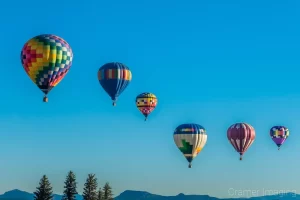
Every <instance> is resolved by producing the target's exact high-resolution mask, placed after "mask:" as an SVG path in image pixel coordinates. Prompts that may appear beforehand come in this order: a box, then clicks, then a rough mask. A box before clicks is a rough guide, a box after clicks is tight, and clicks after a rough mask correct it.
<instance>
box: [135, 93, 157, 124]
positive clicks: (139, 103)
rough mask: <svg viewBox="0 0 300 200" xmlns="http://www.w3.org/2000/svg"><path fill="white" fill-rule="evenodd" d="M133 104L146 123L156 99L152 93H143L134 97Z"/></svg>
mask: <svg viewBox="0 0 300 200" xmlns="http://www.w3.org/2000/svg"><path fill="white" fill-rule="evenodd" d="M135 103H136V107H137V108H138V109H139V111H140V112H141V113H142V114H143V115H144V116H145V121H146V120H147V118H148V116H149V115H150V113H151V112H152V111H153V110H154V109H155V107H156V105H157V98H156V96H155V95H154V94H152V93H149V92H144V93H142V94H139V95H138V96H137V97H136V99H135Z"/></svg>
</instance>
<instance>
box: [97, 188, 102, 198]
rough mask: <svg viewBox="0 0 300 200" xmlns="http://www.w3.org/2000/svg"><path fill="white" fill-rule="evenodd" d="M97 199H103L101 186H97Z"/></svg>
mask: <svg viewBox="0 0 300 200" xmlns="http://www.w3.org/2000/svg"><path fill="white" fill-rule="evenodd" d="M97 200H104V198H103V192H102V189H101V188H99V190H98V195H97Z"/></svg>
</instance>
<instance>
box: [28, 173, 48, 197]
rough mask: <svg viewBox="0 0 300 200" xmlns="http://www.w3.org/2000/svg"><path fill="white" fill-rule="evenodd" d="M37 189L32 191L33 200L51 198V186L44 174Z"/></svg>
mask: <svg viewBox="0 0 300 200" xmlns="http://www.w3.org/2000/svg"><path fill="white" fill-rule="evenodd" d="M36 189H37V190H36V191H35V192H34V193H33V194H34V200H52V199H53V194H52V187H51V184H50V182H49V180H48V178H47V176H46V175H44V176H43V177H42V178H41V180H40V183H39V186H38V187H37V188H36Z"/></svg>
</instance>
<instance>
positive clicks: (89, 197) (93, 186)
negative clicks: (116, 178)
mask: <svg viewBox="0 0 300 200" xmlns="http://www.w3.org/2000/svg"><path fill="white" fill-rule="evenodd" d="M97 187H98V184H97V178H96V177H95V174H89V175H88V177H87V179H86V182H85V184H84V189H83V194H82V196H83V199H84V200H97Z"/></svg>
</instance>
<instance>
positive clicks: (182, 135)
mask: <svg viewBox="0 0 300 200" xmlns="http://www.w3.org/2000/svg"><path fill="white" fill-rule="evenodd" d="M173 137H174V141H175V144H176V146H177V147H178V149H179V150H180V151H181V153H182V154H183V155H184V157H185V158H186V159H187V161H188V162H189V168H191V167H192V161H193V160H194V158H195V157H196V156H197V155H198V154H199V153H200V151H201V150H202V149H203V147H204V146H205V144H206V141H207V135H206V130H205V128H204V127H203V126H201V125H199V124H182V125H180V126H178V127H177V128H176V129H175V131H174V135H173Z"/></svg>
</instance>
